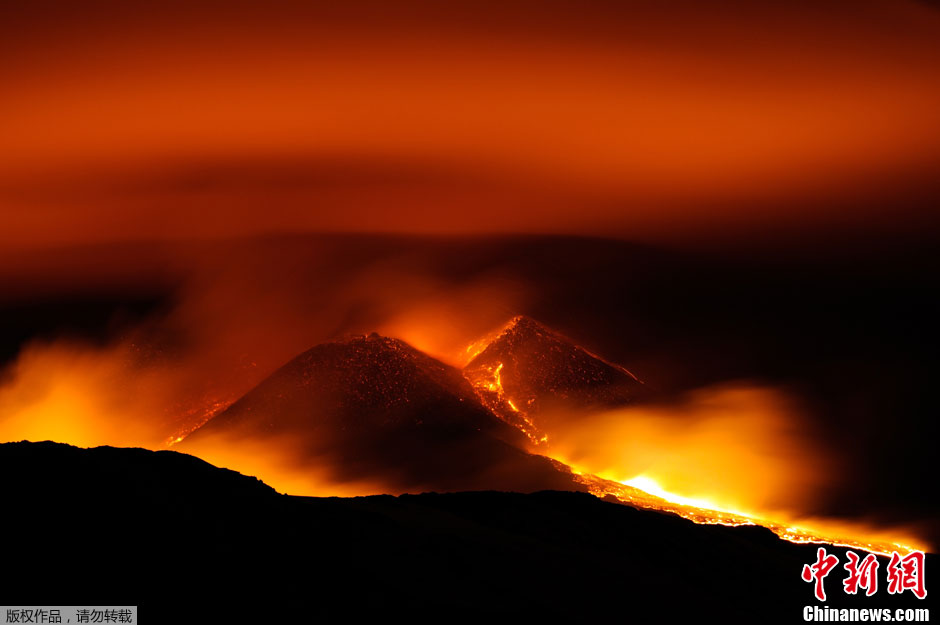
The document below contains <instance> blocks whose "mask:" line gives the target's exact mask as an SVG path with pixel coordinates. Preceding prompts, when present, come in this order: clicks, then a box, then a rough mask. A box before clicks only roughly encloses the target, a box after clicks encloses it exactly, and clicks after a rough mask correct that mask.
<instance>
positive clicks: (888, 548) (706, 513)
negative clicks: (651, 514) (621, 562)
mask: <svg viewBox="0 0 940 625" xmlns="http://www.w3.org/2000/svg"><path fill="white" fill-rule="evenodd" d="M556 460H558V459H557V458H556ZM559 462H563V460H559ZM572 471H574V473H575V474H576V475H577V476H578V478H577V479H578V481H579V482H581V483H582V484H584V485H585V486H587V487H588V490H589V491H590V492H591V494H592V495H594V496H595V497H600V498H604V497H614V498H616V499H617V500H618V501H621V502H623V503H626V504H629V505H631V506H634V507H637V508H646V509H651V510H660V511H663V512H672V513H673V514H677V515H679V516H681V517H683V518H685V519H689V520H690V521H693V522H695V523H701V524H706V525H730V526H737V525H760V526H761V527H766V528H767V529H769V530H770V531H772V532H773V533H774V534H776V535H777V536H779V537H780V538H782V539H784V540H788V541H790V542H793V543H823V544H830V545H839V546H842V547H851V548H857V549H864V550H865V551H869V552H872V553H879V554H883V555H890V554H891V552H893V551H897V552H899V553H901V554H902V555H903V554H907V553H910V552H911V551H914V550H926V549H925V547H924V546H922V545H921V546H914V545H911V544H905V543H901V542H896V541H894V540H890V539H886V538H882V537H877V538H875V537H873V538H855V537H853V536H858V535H862V534H870V530H867V528H862V527H858V526H855V525H853V524H852V523H847V522H836V521H827V520H818V521H814V522H813V525H815V526H816V527H812V528H811V527H803V526H796V525H793V524H789V523H780V522H777V521H773V520H771V519H767V518H763V517H761V516H759V515H754V514H750V513H746V512H738V511H734V510H724V509H721V508H720V507H718V506H715V505H714V504H712V503H711V502H709V501H706V500H702V499H694V498H689V497H683V496H681V495H677V494H675V493H671V492H669V491H667V490H665V489H663V488H662V487H661V486H660V485H659V484H658V483H657V482H656V480H655V479H653V478H651V477H649V476H645V475H641V476H637V477H636V478H633V479H630V480H625V481H623V482H616V481H614V480H607V479H604V478H601V477H598V476H596V475H591V474H588V473H583V472H580V471H578V470H577V469H575V468H574V467H572ZM905 540H909V539H905Z"/></svg>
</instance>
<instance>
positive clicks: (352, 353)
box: [180, 334, 586, 494]
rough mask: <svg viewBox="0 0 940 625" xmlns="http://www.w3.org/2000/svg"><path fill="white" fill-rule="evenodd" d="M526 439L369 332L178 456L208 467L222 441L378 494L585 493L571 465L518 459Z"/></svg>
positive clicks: (276, 386)
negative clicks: (201, 461) (191, 456)
mask: <svg viewBox="0 0 940 625" xmlns="http://www.w3.org/2000/svg"><path fill="white" fill-rule="evenodd" d="M524 441H525V439H524V437H523V435H522V434H521V433H520V432H519V431H517V430H516V429H515V428H513V427H512V426H510V425H508V424H506V423H504V422H503V421H501V420H500V419H498V418H497V417H496V416H495V415H493V414H492V413H491V412H490V411H489V410H487V409H486V408H485V407H484V406H482V405H480V403H479V402H478V400H477V398H476V395H475V394H474V392H473V389H472V388H471V386H470V384H469V383H468V382H467V381H466V380H465V379H464V377H463V376H462V375H461V372H460V371H459V370H457V369H455V368H453V367H450V366H448V365H445V364H444V363H442V362H440V361H437V360H435V359H433V358H431V357H430V356H427V355H425V354H423V353H421V352H420V351H418V350H416V349H414V348H413V347H411V346H410V345H408V344H406V343H404V342H402V341H400V340H397V339H391V338H386V337H383V336H379V335H378V334H371V335H368V336H359V337H354V338H350V339H347V340H342V341H336V342H331V343H325V344H321V345H318V346H316V347H314V348H312V349H310V350H308V351H307V352H304V353H303V354H301V355H299V356H297V357H296V358H294V359H293V360H291V361H290V362H288V363H287V364H286V365H284V366H283V367H281V368H280V369H278V370H277V371H276V372H274V373H273V374H272V375H271V376H270V377H268V378H267V379H265V380H264V381H262V382H261V383H260V384H259V385H258V386H257V387H255V388H254V389H253V390H251V391H250V392H248V393H247V394H246V395H245V396H244V397H242V398H241V399H239V400H238V401H236V402H235V403H234V404H232V405H231V406H230V407H229V408H227V409H226V410H224V411H223V412H221V413H220V414H219V415H217V416H216V417H215V418H213V419H212V420H210V421H209V422H208V423H206V424H205V425H204V426H202V427H201V428H199V429H197V430H196V431H195V432H193V433H192V434H191V435H190V436H189V437H187V438H186V439H185V440H184V441H183V443H182V444H181V445H180V448H181V449H182V450H184V451H191V452H192V453H196V454H197V455H200V456H203V457H205V456H208V457H210V458H212V457H213V453H212V450H213V449H217V448H218V445H220V444H221V445H222V446H224V447H225V448H227V449H237V448H238V447H243V448H244V449H246V450H247V449H250V452H246V453H250V454H259V453H260V454H265V455H268V456H269V457H276V456H284V455H290V456H292V457H293V458H294V459H295V461H296V462H298V463H300V464H308V465H309V466H310V467H311V468H312V469H315V470H317V471H321V472H322V471H324V470H326V471H327V472H328V473H329V478H328V479H329V480H330V481H333V482H335V483H339V484H342V483H360V484H370V485H372V487H373V488H381V489H382V490H380V491H379V492H420V491H422V490H437V491H454V490H474V489H477V490H478V489H500V490H511V491H519V492H532V491H537V490H542V489H562V490H581V491H583V490H586V488H585V487H584V485H582V484H580V483H578V482H576V481H575V479H574V476H573V475H572V473H571V472H570V471H569V470H568V469H567V467H564V466H563V465H561V464H560V463H557V462H555V461H553V460H550V459H547V458H544V457H541V456H535V455H531V454H528V453H526V452H524V451H522V448H523V447H524V446H525V444H524ZM265 478H266V479H267V480H269V481H273V482H274V483H275V486H280V484H278V480H277V479H276V478H274V479H273V480H272V477H271V476H265ZM340 492H342V491H340ZM295 494H296V492H295ZM307 494H312V493H307Z"/></svg>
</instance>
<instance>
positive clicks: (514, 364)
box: [463, 316, 647, 444]
mask: <svg viewBox="0 0 940 625" xmlns="http://www.w3.org/2000/svg"><path fill="white" fill-rule="evenodd" d="M481 343H482V345H481ZM481 343H477V344H476V347H477V349H479V350H480V351H479V352H478V353H477V354H476V355H475V356H474V357H473V359H472V360H471V361H470V362H469V363H468V364H467V365H466V366H465V367H464V370H463V371H464V375H465V376H466V378H467V379H468V380H469V381H470V382H471V383H472V384H473V387H474V390H476V392H477V395H478V396H479V397H480V399H481V401H482V402H483V403H484V404H485V405H486V406H487V407H489V408H490V409H491V410H492V411H493V412H494V413H495V414H497V415H499V416H500V417H501V418H502V419H503V420H504V421H506V422H507V423H510V424H512V425H515V426H516V427H517V428H519V429H520V430H522V431H523V432H524V433H525V434H526V435H528V437H529V438H530V440H531V441H532V442H534V443H536V444H537V443H540V442H544V440H545V437H546V432H547V431H550V429H551V427H550V426H551V424H550V421H551V419H552V416H551V415H552V414H553V413H562V412H564V413H565V414H566V418H571V417H572V416H576V415H577V414H578V413H579V412H580V413H583V412H584V411H585V409H591V408H609V407H613V406H620V405H624V404H629V403H632V402H635V401H637V400H639V399H642V398H643V397H644V396H646V395H647V391H646V387H645V386H644V384H643V382H641V381H640V380H639V378H637V377H636V376H635V375H633V374H632V373H630V371H628V370H627V369H625V368H623V367H621V366H619V365H616V364H613V363H610V362H607V361H606V360H604V359H602V358H601V357H599V356H597V355H595V354H592V353H591V352H589V351H587V350H586V349H584V348H583V347H580V346H579V345H577V344H575V343H574V342H573V341H571V340H569V339H568V338H566V337H564V336H562V335H561V334H559V333H557V332H555V331H553V330H551V329H549V328H547V327H545V326H544V325H542V324H540V323H538V322H537V321H535V320H534V319H531V318H529V317H525V316H518V317H515V318H513V319H512V320H511V321H510V322H509V323H508V324H507V325H506V326H505V327H504V328H503V329H502V330H501V331H500V332H499V333H498V334H497V335H496V336H495V338H493V339H492V340H489V341H488V342H487V341H482V342H481Z"/></svg>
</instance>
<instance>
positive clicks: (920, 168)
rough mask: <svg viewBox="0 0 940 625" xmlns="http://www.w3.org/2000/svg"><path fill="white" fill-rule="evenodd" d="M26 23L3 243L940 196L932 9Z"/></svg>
mask: <svg viewBox="0 0 940 625" xmlns="http://www.w3.org/2000/svg"><path fill="white" fill-rule="evenodd" d="M22 4H24V5H26V6H22V7H16V8H11V7H8V6H5V7H4V8H3V9H0V11H2V13H0V58H3V59H4V62H3V63H2V64H0V84H2V85H3V86H2V90H3V94H2V97H0V147H2V151H0V219H2V228H0V245H4V246H9V247H16V246H23V245H26V246H30V245H45V244H53V243H60V242H75V241H97V240H109V239H122V238H136V237H154V236H156V237H179V236H206V235H233V234H246V233H256V232H262V231H269V230H352V231H404V232H448V233H452V232H505V231H509V232H520V231H522V232H568V233H585V234H605V235H618V236H626V237H635V238H644V237H647V238H649V237H652V238H656V237H664V236H665V237H668V236H673V235H677V236H682V235H685V234H688V233H690V232H701V231H704V232H708V231H710V230H714V231H720V230H724V229H728V228H731V229H737V230H742V231H745V232H746V231H747V230H748V229H749V228H754V227H767V226H770V227H777V226H780V227H795V228H812V227H816V226H818V225H825V224H830V225H831V224H836V225H848V226H861V227H871V226H873V227H875V228H881V227H883V226H884V225H885V224H886V223H895V225H896V223H897V222H898V221H900V222H903V223H906V224H908V225H909V227H910V228H912V229H915V228H920V227H922V222H923V221H924V220H925V219H928V218H929V213H928V210H929V209H930V208H932V206H935V205H936V201H937V199H938V198H940V183H938V182H937V180H936V179H937V176H936V166H935V163H937V162H940V115H938V114H937V111H940V11H938V10H937V9H935V8H932V7H931V6H929V5H928V4H925V3H919V2H913V1H909V0H890V1H889V0H879V1H872V2H865V1H861V0H854V1H852V2H848V1H846V2H823V1H818V2H809V1H795V2H779V3H774V2H743V1H742V2H721V3H707V4H708V5H709V6H708V7H704V6H702V5H704V4H705V3H696V2H674V1H673V2H670V1H658V2H652V1H649V2H632V3H631V2H613V1H611V2H597V3H591V6H590V8H589V9H588V8H586V5H584V4H581V3H572V2H563V1H560V0H550V1H545V2H534V1H522V2H520V1H514V2H500V3H498V5H497V6H486V5H485V4H484V3H480V2H468V1H467V2H464V1H458V2H453V3H443V4H442V3H432V2H414V1H409V2H405V3H381V2H352V3H339V4H341V5H342V6H340V7H338V6H329V5H324V6H318V5H317V4H316V3H310V2H304V3H291V2H283V1H276V2H265V3H233V2H227V3H212V2H200V3H192V2H161V3H152V4H150V5H149V6H144V4H146V3H135V6H133V7H128V6H126V3H117V2H100V1H98V2H95V1H92V2H85V3H71V2H65V1H61V2H44V1H42V0H39V1H37V2H35V3H22ZM331 4H334V5H335V4H337V3H331ZM487 4H490V3H487ZM493 4H497V3H493ZM196 5H198V6H196ZM262 5H263V8H260V7H261V6H262Z"/></svg>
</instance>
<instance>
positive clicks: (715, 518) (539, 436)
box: [465, 341, 927, 555]
mask: <svg viewBox="0 0 940 625" xmlns="http://www.w3.org/2000/svg"><path fill="white" fill-rule="evenodd" d="M485 348H486V343H485V341H478V342H476V343H474V344H472V345H471V346H470V347H468V348H467V353H468V354H473V355H476V354H479V353H481V352H482V351H483V350H484V349H485ZM502 370H503V363H502V362H500V363H498V364H497V365H496V366H487V367H482V368H479V367H478V368H476V369H474V370H472V371H467V370H465V375H466V376H467V378H468V380H469V381H470V383H471V385H472V386H473V388H474V390H475V391H476V393H477V395H478V397H479V398H480V400H481V402H482V403H483V404H484V405H486V406H487V407H489V408H490V409H491V410H492V411H493V412H494V413H495V414H496V415H497V416H499V417H500V418H501V419H503V420H504V421H506V422H507V423H510V424H511V425H513V426H515V427H516V428H518V429H519V430H521V431H522V432H523V433H524V434H525V435H526V436H527V437H528V438H529V440H530V441H531V443H532V444H533V448H535V449H534V451H535V452H536V453H539V454H542V455H545V456H548V457H550V458H552V459H553V460H556V461H558V462H561V463H563V464H565V465H566V466H568V467H569V468H570V469H571V470H572V472H573V473H574V474H575V475H576V476H577V477H576V479H577V481H578V482H580V483H582V484H584V485H585V486H586V487H587V488H588V491H589V492H590V493H591V494H593V495H594V496H596V497H598V498H606V497H613V498H615V499H616V500H618V501H620V502H621V503H625V504H628V505H631V506H633V507H637V508H646V509H651V510H659V511H662V512H670V513H673V514H676V515H679V516H681V517H683V518H685V519H689V520H690V521H693V522H695V523H701V524H712V525H714V524H721V525H729V526H738V525H759V526H762V527H765V528H767V529H769V530H771V531H772V532H773V533H775V534H776V535H777V536H779V537H780V538H782V539H784V540H788V541H790V542H794V543H823V544H831V545H839V546H844V547H851V548H857V549H863V550H865V551H869V552H872V553H880V554H885V555H890V554H891V553H892V552H893V551H898V552H899V553H902V554H907V553H910V552H911V551H914V550H926V549H927V548H926V547H925V546H924V545H917V546H912V545H916V543H919V542H920V541H918V540H917V539H913V538H909V537H904V538H903V540H904V541H905V542H904V543H902V542H898V540H897V538H899V536H898V535H896V534H893V533H891V534H890V537H886V534H887V532H884V531H879V530H874V529H872V528H870V527H866V526H864V525H862V524H860V523H853V522H847V521H841V520H840V521H836V520H833V519H812V520H811V521H806V520H803V521H801V522H793V523H786V522H781V521H780V520H779V519H780V518H781V517H782V516H786V515H781V514H776V513H772V514H768V516H767V517H765V516H763V515H760V514H754V513H750V512H742V511H738V510H730V509H726V508H722V507H721V506H719V505H716V504H714V503H713V502H710V501H707V500H704V499H698V498H691V497H685V496H682V495H679V494H677V493H672V492H669V491H667V490H666V489H664V488H663V487H662V486H660V484H659V483H658V482H657V481H656V479H655V478H654V477H652V476H650V475H638V476H636V477H634V478H632V479H628V480H624V481H617V480H613V479H607V478H604V477H600V476H598V475H595V474H593V473H592V472H590V471H585V470H580V469H579V468H578V467H576V466H575V464H573V463H571V462H569V461H567V460H566V459H565V458H563V457H561V456H560V454H558V453H553V451H552V450H551V449H546V443H547V442H548V435H547V434H546V433H544V432H542V431H541V430H540V429H539V428H538V427H537V426H536V423H535V421H534V419H533V418H532V417H530V416H529V415H528V414H526V412H527V411H526V410H525V409H520V408H519V405H520V404H521V405H523V406H525V407H526V408H528V404H527V403H525V402H521V401H518V400H516V401H514V400H513V399H512V398H511V397H509V395H508V394H507V393H506V390H505V389H504V388H503V380H502V375H501V373H502ZM630 375H631V376H632V374H630ZM528 403H529V404H530V403H531V402H528ZM768 517H774V518H776V519H777V520H774V518H768ZM862 537H864V538H862Z"/></svg>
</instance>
